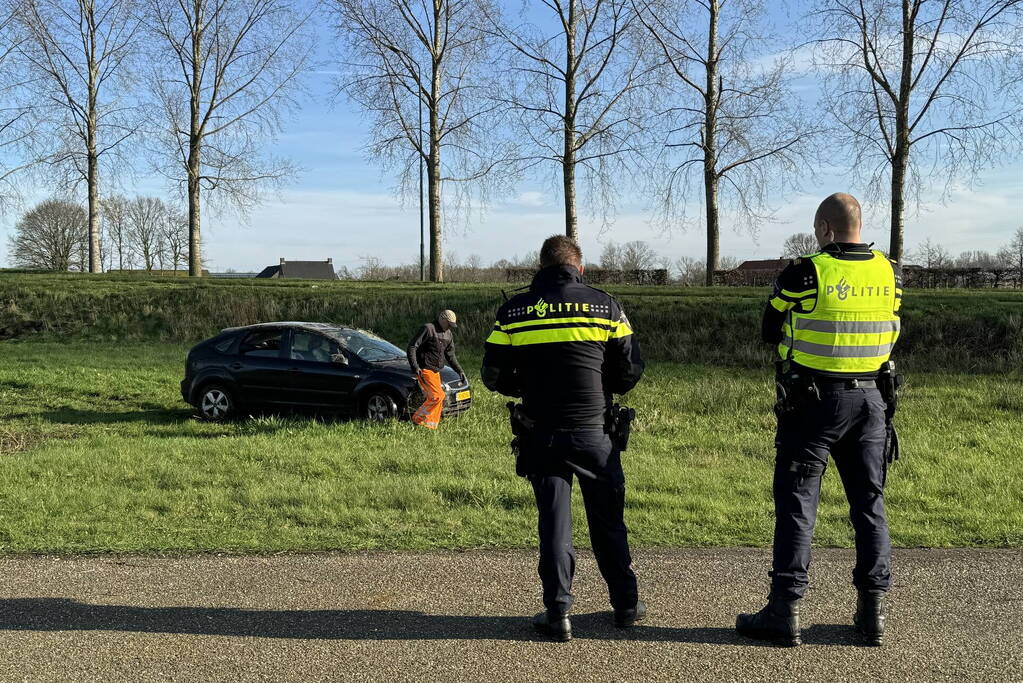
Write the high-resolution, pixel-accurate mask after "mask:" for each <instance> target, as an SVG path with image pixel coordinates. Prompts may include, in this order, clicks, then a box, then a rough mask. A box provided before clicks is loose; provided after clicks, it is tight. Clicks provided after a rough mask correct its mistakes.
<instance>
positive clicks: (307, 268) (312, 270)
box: [256, 259, 337, 280]
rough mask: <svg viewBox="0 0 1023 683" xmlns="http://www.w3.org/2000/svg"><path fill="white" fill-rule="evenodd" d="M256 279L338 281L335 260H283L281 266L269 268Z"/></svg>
mask: <svg viewBox="0 0 1023 683" xmlns="http://www.w3.org/2000/svg"><path fill="white" fill-rule="evenodd" d="M256 277H260V278H292V279H300V280H336V279H337V273H335V272H334V259H327V260H326V261H288V260H285V259H281V262H280V264H279V265H276V266H267V267H266V268H264V269H263V270H262V272H260V273H259V274H258V275H256Z"/></svg>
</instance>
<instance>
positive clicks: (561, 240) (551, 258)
mask: <svg viewBox="0 0 1023 683" xmlns="http://www.w3.org/2000/svg"><path fill="white" fill-rule="evenodd" d="M582 265H583V250H582V249H580V248H579V244H578V243H577V242H576V241H575V240H574V239H572V238H571V237H568V236H567V235H552V236H551V237H548V238H547V239H545V240H544V242H543V246H542V247H540V267H541V268H549V267H550V266H574V267H576V268H580V267H582Z"/></svg>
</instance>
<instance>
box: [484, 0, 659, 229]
mask: <svg viewBox="0 0 1023 683" xmlns="http://www.w3.org/2000/svg"><path fill="white" fill-rule="evenodd" d="M541 4H542V7H540V5H541ZM534 5H535V7H534ZM523 7H524V9H525V10H528V11H530V12H533V13H534V14H535V13H537V12H538V13H539V14H540V15H546V17H545V19H546V20H545V23H544V24H543V25H542V26H540V25H537V24H535V23H530V22H524V23H523V25H521V26H518V27H513V26H511V25H508V24H505V23H502V22H501V21H493V22H492V23H493V26H494V31H495V33H497V34H498V35H499V36H500V37H501V38H503V40H504V41H505V42H506V43H507V45H509V46H510V48H511V54H512V55H513V57H512V60H511V64H512V67H513V69H514V72H515V73H516V74H517V75H518V78H517V79H515V80H516V81H517V82H516V83H515V85H514V86H513V87H512V88H510V90H509V93H508V94H507V95H506V96H502V97H501V98H500V99H501V101H502V102H503V103H504V104H506V105H507V106H509V107H511V109H512V110H513V111H514V112H516V113H517V123H518V128H519V129H520V131H521V137H522V138H524V139H526V141H527V142H526V149H525V150H524V153H523V154H522V159H521V160H522V161H523V162H525V168H527V169H529V168H533V167H536V166H539V165H542V164H550V163H553V164H554V166H553V168H554V169H555V171H556V173H557V174H558V176H559V180H560V184H561V189H562V194H563V197H564V201H565V234H566V235H568V236H569V237H571V238H573V239H576V240H578V239H579V219H578V212H577V189H576V188H577V180H578V181H581V182H582V183H583V184H584V186H585V188H586V189H587V193H588V195H589V199H590V203H591V204H592V205H593V206H594V207H596V208H599V209H600V211H601V213H602V214H603V217H604V221H605V223H606V222H607V220H608V218H609V216H610V214H611V213H612V212H613V210H614V200H615V195H616V194H617V192H618V185H619V184H620V183H621V182H623V181H624V180H626V176H627V171H628V170H630V169H633V168H634V165H633V163H632V162H635V161H636V158H637V155H638V154H639V153H640V151H641V142H640V135H641V133H642V132H643V129H644V128H643V126H644V121H645V119H646V118H647V116H648V114H649V106H648V105H649V102H648V100H647V95H648V93H649V87H650V86H651V85H652V84H653V78H652V76H653V69H652V68H651V64H650V63H649V62H648V61H646V60H645V59H644V55H645V50H644V49H643V47H644V42H643V41H639V40H636V39H635V38H636V37H637V31H636V28H637V26H636V21H635V14H634V12H633V11H632V8H631V6H630V4H629V2H628V0H541V2H540V3H533V4H530V3H524V4H523ZM524 13H525V12H524Z"/></svg>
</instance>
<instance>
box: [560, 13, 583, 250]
mask: <svg viewBox="0 0 1023 683" xmlns="http://www.w3.org/2000/svg"><path fill="white" fill-rule="evenodd" d="M575 4H576V0H569V3H568V22H567V25H568V27H567V29H566V30H565V119H564V120H565V149H564V154H563V156H562V159H561V163H562V180H563V182H564V191H565V234H566V235H568V236H569V237H571V238H572V239H573V240H576V241H577V242H578V241H579V222H578V221H579V219H578V215H577V213H576V201H575V164H576V161H575V152H576V149H575V145H576V139H575V136H576V132H575V111H576V99H575V98H576V94H575V70H576V66H577V65H576V56H575V27H576V16H575Z"/></svg>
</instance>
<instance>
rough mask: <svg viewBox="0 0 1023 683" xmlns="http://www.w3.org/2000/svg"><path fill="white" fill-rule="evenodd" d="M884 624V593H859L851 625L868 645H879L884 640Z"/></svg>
mask: <svg viewBox="0 0 1023 683" xmlns="http://www.w3.org/2000/svg"><path fill="white" fill-rule="evenodd" d="M884 622H885V614H884V592H883V591H860V594H859V597H858V598H857V600H856V616H854V617H853V625H854V626H855V627H856V630H857V632H859V634H860V635H862V636H863V637H864V638H865V639H866V640H867V644H868V645H875V646H876V645H880V644H881V642H882V641H883V640H884Z"/></svg>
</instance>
